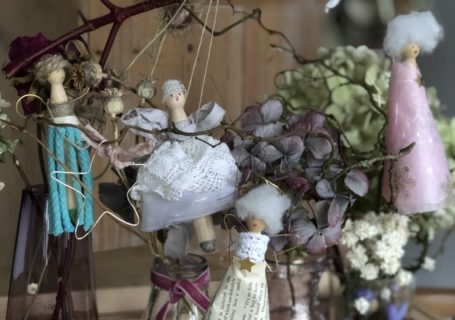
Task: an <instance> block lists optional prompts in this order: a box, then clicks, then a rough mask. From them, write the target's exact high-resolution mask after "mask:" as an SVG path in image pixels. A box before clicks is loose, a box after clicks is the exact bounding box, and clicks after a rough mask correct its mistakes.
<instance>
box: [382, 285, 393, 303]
mask: <svg viewBox="0 0 455 320" xmlns="http://www.w3.org/2000/svg"><path fill="white" fill-rule="evenodd" d="M380 296H381V299H382V300H385V301H389V300H390V297H392V291H390V289H389V288H387V287H384V288H382V289H381V292H380Z"/></svg>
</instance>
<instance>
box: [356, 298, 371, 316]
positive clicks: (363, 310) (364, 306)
mask: <svg viewBox="0 0 455 320" xmlns="http://www.w3.org/2000/svg"><path fill="white" fill-rule="evenodd" d="M354 307H355V308H356V310H357V311H358V312H359V313H360V314H362V315H364V314H367V312H368V310H369V309H370V302H369V301H368V300H367V299H365V298H364V297H361V298H358V299H355V301H354Z"/></svg>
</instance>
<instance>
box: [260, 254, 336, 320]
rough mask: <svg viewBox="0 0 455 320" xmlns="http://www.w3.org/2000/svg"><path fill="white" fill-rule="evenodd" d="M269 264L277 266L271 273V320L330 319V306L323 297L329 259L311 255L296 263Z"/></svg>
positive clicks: (271, 262)
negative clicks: (321, 283) (322, 280)
mask: <svg viewBox="0 0 455 320" xmlns="http://www.w3.org/2000/svg"><path fill="white" fill-rule="evenodd" d="M268 263H269V265H270V266H271V267H272V269H274V270H273V272H268V273H267V283H268V289H269V301H270V319H271V320H294V319H295V320H297V319H298V320H318V319H326V311H327V306H325V305H324V304H325V301H323V302H321V299H320V297H319V282H320V279H321V275H322V273H323V272H324V271H325V270H328V269H329V268H330V262H329V260H328V259H326V258H314V257H310V256H308V257H307V258H305V260H302V261H299V262H294V263H292V262H291V263H289V262H278V263H277V262H275V261H268ZM324 300H325V299H324ZM329 303H330V302H329Z"/></svg>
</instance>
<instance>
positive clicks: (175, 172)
mask: <svg viewBox="0 0 455 320" xmlns="http://www.w3.org/2000/svg"><path fill="white" fill-rule="evenodd" d="M237 173H238V170H237V166H236V164H235V160H234V158H233V157H232V155H231V152H230V151H229V148H228V146H227V145H226V144H224V143H220V141H219V140H217V139H214V138H212V137H209V136H198V137H197V138H196V137H194V138H189V139H186V140H184V141H166V142H165V143H163V144H162V145H161V146H160V147H158V149H156V150H155V151H154V152H153V153H152V155H151V156H150V158H149V159H148V160H147V161H146V163H145V165H144V166H143V167H141V168H140V169H139V171H138V176H137V182H136V185H135V186H134V187H133V188H132V190H131V197H132V198H133V199H136V200H142V202H143V203H142V206H143V211H142V215H143V221H144V222H143V228H144V230H147V231H151V228H150V227H147V222H146V221H147V220H150V221H151V220H153V219H157V220H163V222H162V223H157V225H160V228H163V227H165V226H167V225H169V224H171V223H175V222H177V221H180V222H182V221H188V220H192V219H194V218H195V215H198V217H202V216H204V215H208V214H211V213H214V212H216V211H220V210H224V209H227V208H229V207H231V206H232V205H233V197H234V193H235V183H236V178H237ZM228 202H229V206H227V203H228ZM172 210H175V211H179V212H171V211H172ZM164 211H166V212H167V214H164ZM168 214H169V215H171V216H172V215H179V216H178V217H177V216H174V218H172V217H170V216H168V217H162V216H166V215H168ZM165 221H168V222H167V223H166V225H165V226H163V224H164V222H165ZM160 228H156V227H153V229H154V230H157V229H160Z"/></svg>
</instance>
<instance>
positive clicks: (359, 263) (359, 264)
mask: <svg viewBox="0 0 455 320" xmlns="http://www.w3.org/2000/svg"><path fill="white" fill-rule="evenodd" d="M346 259H348V261H349V263H350V265H351V267H352V268H353V269H357V270H361V269H362V268H363V267H364V266H365V264H367V263H368V256H367V255H366V250H365V247H363V246H362V245H357V246H355V247H354V248H352V249H351V250H350V251H349V252H348V253H347V254H346Z"/></svg>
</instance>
